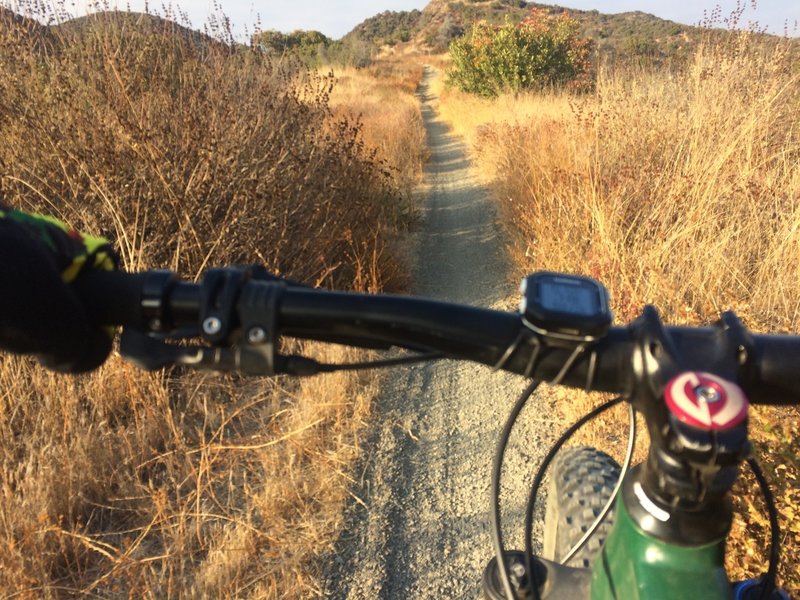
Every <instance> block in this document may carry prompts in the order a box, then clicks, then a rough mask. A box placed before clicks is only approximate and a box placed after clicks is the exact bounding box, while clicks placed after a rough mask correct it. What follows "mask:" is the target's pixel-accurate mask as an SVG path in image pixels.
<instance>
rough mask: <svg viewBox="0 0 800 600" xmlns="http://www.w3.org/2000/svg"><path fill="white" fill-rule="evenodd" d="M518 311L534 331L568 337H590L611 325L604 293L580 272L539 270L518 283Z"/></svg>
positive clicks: (603, 289) (602, 288)
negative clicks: (520, 295)
mask: <svg viewBox="0 0 800 600" xmlns="http://www.w3.org/2000/svg"><path fill="white" fill-rule="evenodd" d="M520 292H522V300H521V302H520V312H521V313H522V315H523V318H524V319H525V321H526V323H527V324H528V325H529V326H531V327H532V329H534V331H536V332H537V333H540V334H542V335H550V336H555V337H562V338H568V339H572V338H574V339H586V340H589V339H593V338H597V337H600V336H602V335H603V334H604V333H605V332H606V331H607V330H608V327H609V326H610V325H611V320H612V315H611V309H610V308H609V305H608V292H607V291H606V288H605V287H604V286H603V284H601V283H599V282H597V281H595V280H594V279H591V278H590V277H583V276H581V275H566V274H564V273H552V272H550V271H540V272H538V273H534V274H532V275H528V276H527V277H526V278H525V279H523V280H522V284H521V285H520Z"/></svg>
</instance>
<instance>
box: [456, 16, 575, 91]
mask: <svg viewBox="0 0 800 600" xmlns="http://www.w3.org/2000/svg"><path fill="white" fill-rule="evenodd" d="M578 30H579V25H578V23H577V21H575V20H574V19H572V18H571V17H570V16H569V15H568V14H566V13H562V14H560V15H548V14H546V13H545V12H543V11H540V10H534V11H532V12H531V15H530V16H529V17H528V18H526V19H525V20H523V21H522V22H521V23H518V24H514V23H512V22H510V21H508V20H506V23H505V24H504V25H501V26H499V27H495V26H491V25H489V24H488V23H486V22H479V23H476V24H475V25H474V26H473V28H472V31H471V32H470V34H469V35H467V36H464V37H462V38H460V39H457V40H455V41H453V43H452V44H450V57H451V58H452V61H453V66H452V67H451V68H450V69H449V70H448V72H447V77H448V83H449V84H450V85H452V86H454V87H456V88H458V89H460V90H462V91H465V92H470V93H473V94H478V95H481V96H486V97H494V96H497V95H498V94H499V93H501V92H505V91H511V92H517V91H520V90H525V89H537V88H544V87H548V86H571V87H576V88H584V87H586V86H588V85H590V82H591V74H590V64H589V54H590V52H591V42H590V41H589V40H586V39H581V38H580V37H578Z"/></svg>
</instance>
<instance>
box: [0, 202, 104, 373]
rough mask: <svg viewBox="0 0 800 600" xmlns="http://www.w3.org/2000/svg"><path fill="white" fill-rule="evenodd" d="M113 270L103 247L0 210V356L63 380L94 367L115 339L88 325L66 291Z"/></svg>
mask: <svg viewBox="0 0 800 600" xmlns="http://www.w3.org/2000/svg"><path fill="white" fill-rule="evenodd" d="M114 267H115V255H114V252H113V250H112V249H111V247H110V246H109V245H108V242H107V241H106V240H104V239H101V238H92V237H89V236H85V235H82V234H80V233H78V232H76V231H74V230H71V229H69V228H68V227H67V226H66V225H64V224H63V223H60V222H59V221H56V220H55V219H50V218H49V217H43V216H40V215H30V214H27V213H22V212H19V211H14V210H9V209H6V208H5V207H3V206H2V205H0V350H7V351H10V352H16V353H25V354H36V355H38V358H39V360H40V362H41V363H42V364H43V365H44V366H46V367H48V368H50V369H53V370H56V371H61V372H65V373H80V372H84V371H90V370H92V369H95V368H97V367H98V366H100V365H101V364H102V363H103V361H104V360H105V359H106V357H107V356H108V354H109V352H110V351H111V342H112V338H113V332H112V331H109V330H106V329H103V328H102V327H98V326H96V325H93V324H92V322H91V319H90V316H89V315H87V314H86V310H85V309H84V307H83V305H82V303H81V301H80V299H79V297H78V296H77V294H76V293H75V291H74V290H73V288H72V286H71V285H70V283H71V282H73V281H75V280H76V279H77V278H79V277H81V276H82V275H83V274H84V273H85V272H86V271H89V270H92V269H102V270H111V269H113V268H114Z"/></svg>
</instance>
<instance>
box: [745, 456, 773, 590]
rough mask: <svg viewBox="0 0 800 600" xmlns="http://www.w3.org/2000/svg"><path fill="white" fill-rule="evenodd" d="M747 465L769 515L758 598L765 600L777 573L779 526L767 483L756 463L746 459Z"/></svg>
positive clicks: (751, 458) (753, 460)
mask: <svg viewBox="0 0 800 600" xmlns="http://www.w3.org/2000/svg"><path fill="white" fill-rule="evenodd" d="M747 464H748V465H750V470H751V471H752V472H753V475H754V476H755V478H756V481H757V482H758V486H759V487H760V488H761V494H762V495H763V496H764V504H766V506H767V514H768V515H769V532H770V545H769V567H768V568H767V572H766V573H764V574H763V575H762V576H761V580H762V581H763V584H764V586H763V587H762V588H761V596H760V597H759V599H760V600H767V599H768V598H769V597H770V596H771V595H772V592H773V591H774V590H775V579H776V576H777V571H778V562H779V561H780V530H779V528H780V526H779V524H778V510H777V508H775V497H774V496H773V495H772V490H770V489H769V483H768V482H767V478H766V477H765V476H764V472H763V471H762V470H761V467H760V466H759V464H758V461H757V460H756V459H755V458H753V457H750V458H748V459H747Z"/></svg>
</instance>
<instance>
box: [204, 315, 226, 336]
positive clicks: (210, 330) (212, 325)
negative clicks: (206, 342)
mask: <svg viewBox="0 0 800 600" xmlns="http://www.w3.org/2000/svg"><path fill="white" fill-rule="evenodd" d="M221 329H222V321H220V320H219V318H217V317H208V318H207V319H206V320H205V321H203V332H204V333H205V334H207V335H216V334H217V333H219V332H220V330H221Z"/></svg>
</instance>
